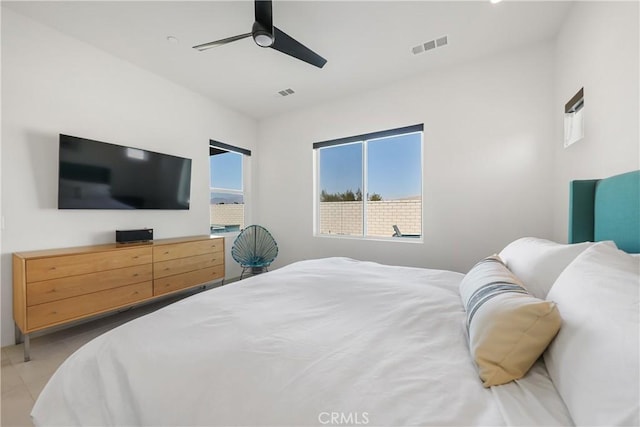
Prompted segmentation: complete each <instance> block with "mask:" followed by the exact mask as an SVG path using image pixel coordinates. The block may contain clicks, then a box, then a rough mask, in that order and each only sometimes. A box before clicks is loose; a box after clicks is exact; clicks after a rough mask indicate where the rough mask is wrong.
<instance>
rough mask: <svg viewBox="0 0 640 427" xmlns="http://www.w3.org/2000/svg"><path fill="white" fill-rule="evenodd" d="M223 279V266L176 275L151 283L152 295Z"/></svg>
mask: <svg viewBox="0 0 640 427" xmlns="http://www.w3.org/2000/svg"><path fill="white" fill-rule="evenodd" d="M223 277H224V265H218V266H216V267H210V268H205V269H202V270H196V271H191V272H189V273H183V274H176V275H174V276H168V277H163V278H160V279H155V280H154V281H153V295H162V294H166V293H169V292H173V291H177V290H180V289H184V288H188V287H191V286H195V285H200V284H204V283H207V282H210V281H212V280H216V279H221V278H223Z"/></svg>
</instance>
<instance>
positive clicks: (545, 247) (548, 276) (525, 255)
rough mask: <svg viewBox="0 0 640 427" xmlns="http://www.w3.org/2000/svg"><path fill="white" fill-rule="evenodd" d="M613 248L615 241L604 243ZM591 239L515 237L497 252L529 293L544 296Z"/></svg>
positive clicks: (587, 245) (542, 297)
mask: <svg viewBox="0 0 640 427" xmlns="http://www.w3.org/2000/svg"><path fill="white" fill-rule="evenodd" d="M607 244H609V245H612V246H614V247H615V243H613V242H607ZM593 245H594V243H593V242H584V243H574V244H561V243H556V242H552V241H551V240H545V239H539V238H536V237H523V238H521V239H518V240H515V241H514V242H512V243H510V244H509V245H507V247H505V248H504V249H503V250H502V252H500V254H499V255H500V258H501V259H502V260H503V261H504V262H505V264H506V265H507V267H508V268H509V270H511V271H512V272H513V274H515V275H516V276H518V277H519V278H520V280H522V282H523V283H524V286H525V287H526V288H527V290H528V291H529V292H530V293H531V295H533V296H535V297H537V298H541V299H545V298H546V297H547V294H548V293H549V289H551V286H552V285H553V282H555V281H556V279H557V278H558V276H559V275H560V273H562V270H564V269H565V267H566V266H567V265H569V263H570V262H571V261H573V260H574V259H575V258H576V257H577V256H578V255H580V254H581V253H582V252H583V251H584V250H585V249H587V248H589V247H591V246H593Z"/></svg>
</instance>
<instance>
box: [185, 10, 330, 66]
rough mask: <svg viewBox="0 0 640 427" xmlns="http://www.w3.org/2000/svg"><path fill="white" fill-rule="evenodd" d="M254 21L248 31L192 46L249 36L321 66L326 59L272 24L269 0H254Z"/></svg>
mask: <svg viewBox="0 0 640 427" xmlns="http://www.w3.org/2000/svg"><path fill="white" fill-rule="evenodd" d="M255 18H256V20H255V22H254V23H253V27H252V28H251V32H250V33H245V34H240V35H237V36H233V37H227V38H226V39H221V40H216V41H213V42H209V43H204V44H199V45H197V46H193V48H194V49H197V50H200V51H202V50H207V49H210V48H212V47H216V46H221V45H223V44H227V43H231V42H234V41H236V40H242V39H245V38H247V37H249V36H251V37H253V40H254V41H255V42H256V44H257V45H258V46H260V47H270V48H272V49H275V50H277V51H279V52H282V53H284V54H286V55H289V56H293V57H294V58H296V59H299V60H301V61H304V62H306V63H309V64H311V65H315V66H316V67H318V68H322V67H323V66H324V64H326V63H327V60H326V59H324V58H323V57H322V56H320V55H318V54H317V53H315V52H314V51H312V50H311V49H309V48H308V47H306V46H304V45H303V44H301V43H300V42H298V41H297V40H295V39H293V38H291V37H290V36H288V35H287V34H285V33H284V32H283V31H282V30H280V29H279V28H277V27H274V26H273V14H272V11H271V0H255Z"/></svg>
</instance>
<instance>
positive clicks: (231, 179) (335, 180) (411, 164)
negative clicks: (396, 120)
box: [209, 133, 422, 200]
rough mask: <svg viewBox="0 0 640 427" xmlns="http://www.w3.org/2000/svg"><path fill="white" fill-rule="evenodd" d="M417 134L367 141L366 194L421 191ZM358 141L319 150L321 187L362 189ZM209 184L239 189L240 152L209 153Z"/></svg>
mask: <svg viewBox="0 0 640 427" xmlns="http://www.w3.org/2000/svg"><path fill="white" fill-rule="evenodd" d="M420 145H421V144H420V134H419V133H414V134H408V135H400V136H393V137H389V138H382V139H376V140H371V141H369V142H368V153H367V160H368V164H367V170H368V173H369V176H368V184H369V187H368V191H369V194H373V193H378V194H380V195H381V196H382V198H383V199H385V200H392V199H398V198H403V197H410V196H418V195H420V194H421V185H422V178H421V149H420ZM362 150H363V145H362V144H361V143H355V144H347V145H336V146H333V147H327V148H323V149H321V150H320V190H326V191H327V192H328V193H338V192H340V193H341V192H344V191H347V190H353V191H356V190H357V189H358V188H360V189H363V188H364V186H363V184H362V179H363V178H362ZM209 161H210V166H211V178H210V179H211V181H210V186H211V187H216V188H224V189H231V190H242V154H239V153H233V152H229V153H224V154H218V155H215V156H210V157H209Z"/></svg>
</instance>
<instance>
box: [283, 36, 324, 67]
mask: <svg viewBox="0 0 640 427" xmlns="http://www.w3.org/2000/svg"><path fill="white" fill-rule="evenodd" d="M273 37H274V39H275V40H274V42H273V44H272V45H271V47H272V48H273V49H275V50H277V51H279V52H282V53H285V54H287V55H289V56H293V57H294V58H297V59H299V60H301V61H304V62H306V63H308V64H311V65H315V66H316V67H318V68H322V67H324V64H326V63H327V60H326V59H324V58H323V57H322V56H320V55H318V54H317V53H315V52H314V51H312V50H311V49H309V48H308V47H306V46H304V45H303V44H302V43H300V42H299V41H297V40H295V39H293V38H291V37H289V36H288V35H287V34H286V33H284V32H283V31H282V30H280V29H278V28H277V27H273Z"/></svg>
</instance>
